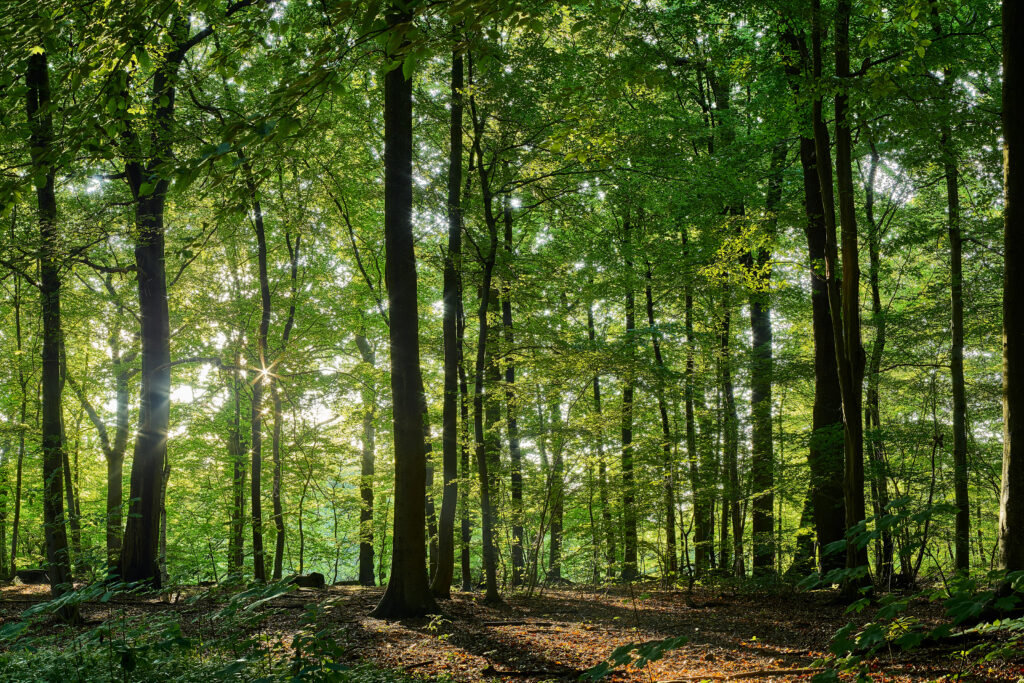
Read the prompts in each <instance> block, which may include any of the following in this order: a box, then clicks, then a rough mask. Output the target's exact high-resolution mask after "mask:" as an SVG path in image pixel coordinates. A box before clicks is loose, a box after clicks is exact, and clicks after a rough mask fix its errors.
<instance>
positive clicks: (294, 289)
mask: <svg viewBox="0 0 1024 683" xmlns="http://www.w3.org/2000/svg"><path fill="white" fill-rule="evenodd" d="M284 241H285V244H286V245H287V247H288V256H289V261H290V263H291V274H290V277H291V292H290V298H289V304H288V317H287V318H286V319H285V321H284V330H282V332H281V347H280V348H279V349H278V351H277V355H278V359H277V361H275V363H274V364H275V367H277V363H278V361H280V359H281V357H282V356H283V355H284V352H285V349H286V348H287V347H288V340H289V338H290V337H291V334H292V328H293V327H294V325H295V304H296V297H297V296H298V291H299V248H300V247H301V245H302V235H301V234H299V235H296V236H295V243H294V244H293V243H292V241H291V235H290V234H289V233H288V231H287V230H286V231H285V235H284ZM279 381H280V380H279V379H278V378H277V377H276V375H273V374H272V375H270V397H271V401H272V403H273V406H274V427H273V432H272V433H271V442H270V454H271V459H272V460H273V463H274V480H273V484H272V486H271V503H272V505H273V507H274V532H275V534H274V574H273V578H274V580H275V581H280V580H281V574H282V573H283V572H284V543H285V528H284V504H283V502H282V500H281V486H282V478H283V472H282V463H281V429H282V428H283V425H284V414H283V412H282V409H281V394H280V392H279V391H278V388H277V384H278V382H279ZM370 565H371V567H372V566H373V563H372V562H371V563H370Z"/></svg>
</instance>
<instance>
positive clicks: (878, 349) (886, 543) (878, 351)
mask: <svg viewBox="0 0 1024 683" xmlns="http://www.w3.org/2000/svg"><path fill="white" fill-rule="evenodd" d="M877 170H878V152H877V150H875V149H874V146H873V145H872V152H871V166H870V168H869V171H868V180H867V183H866V186H865V188H864V216H865V218H866V219H867V224H868V259H869V260H868V283H869V285H870V287H871V316H872V318H873V319H874V323H875V342H874V344H873V345H872V347H871V358H870V360H869V366H868V389H867V407H866V408H865V410H864V422H865V424H866V425H867V427H868V430H867V432H866V436H867V441H868V458H869V459H870V463H871V492H872V500H873V501H874V510H873V512H874V514H875V519H877V520H880V519H881V518H882V515H883V514H885V511H886V509H887V508H888V505H889V477H888V473H887V472H886V464H885V448H884V442H883V441H882V437H881V433H880V432H881V429H882V411H881V407H880V400H879V390H878V389H879V380H880V375H881V369H882V353H883V351H884V349H885V341H886V320H885V311H884V310H883V309H882V296H881V289H880V286H879V277H880V274H879V270H880V268H881V258H880V253H879V252H880V250H881V245H882V226H881V225H879V224H878V223H877V221H876V220H875V177H876V174H877ZM892 558H893V543H892V530H891V529H889V528H888V527H886V528H883V529H881V533H880V534H879V537H878V539H877V546H876V552H875V580H876V582H877V583H879V584H880V585H886V584H888V583H889V579H890V578H891V577H892V573H893V563H892Z"/></svg>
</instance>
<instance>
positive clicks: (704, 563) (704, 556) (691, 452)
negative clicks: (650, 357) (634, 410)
mask: <svg viewBox="0 0 1024 683" xmlns="http://www.w3.org/2000/svg"><path fill="white" fill-rule="evenodd" d="M684 296H685V312H684V316H685V318H684V326H685V328H686V374H685V378H684V382H685V386H684V389H683V391H684V397H683V401H684V404H685V413H686V458H687V460H688V461H689V464H690V488H691V490H692V493H693V497H692V499H693V555H694V574H695V576H696V577H697V578H700V577H701V576H703V575H704V574H705V573H706V572H707V570H708V569H709V568H710V566H711V557H712V555H713V554H714V542H715V538H714V516H713V514H712V511H711V505H710V504H709V503H710V500H709V498H710V496H709V489H710V488H711V481H707V479H708V469H709V468H708V467H706V466H705V465H706V464H707V463H702V462H701V460H700V454H699V453H698V452H697V424H696V420H695V413H694V383H695V381H696V378H695V359H694V349H695V348H696V341H695V340H694V336H693V293H692V291H691V285H690V284H689V283H687V285H686V292H685V295H684Z"/></svg>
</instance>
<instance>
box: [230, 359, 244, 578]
mask: <svg viewBox="0 0 1024 683" xmlns="http://www.w3.org/2000/svg"><path fill="white" fill-rule="evenodd" d="M239 360H240V356H239V354H237V353H236V354H235V369H234V370H232V372H231V397H232V404H233V409H232V414H231V426H230V428H229V429H228V457H229V458H230V459H231V471H232V474H231V497H232V501H231V523H230V532H229V535H228V576H229V577H230V578H231V579H232V580H239V579H241V577H242V566H243V562H244V558H245V475H246V467H245V460H246V458H245V446H244V445H243V443H242V424H241V422H242V398H241V390H240V388H239V384H240V378H239V370H238V366H239Z"/></svg>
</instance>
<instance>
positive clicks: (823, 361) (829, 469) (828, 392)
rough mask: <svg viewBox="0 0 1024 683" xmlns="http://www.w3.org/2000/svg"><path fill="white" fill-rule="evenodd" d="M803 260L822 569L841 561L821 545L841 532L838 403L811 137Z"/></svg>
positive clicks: (805, 159) (803, 147) (806, 154)
mask: <svg viewBox="0 0 1024 683" xmlns="http://www.w3.org/2000/svg"><path fill="white" fill-rule="evenodd" d="M800 162H801V166H802V167H803V185H804V210H805V211H806V213H807V223H806V224H805V226H804V233H805V234H806V236H807V252H808V261H809V264H810V271H811V327H812V329H813V331H814V406H813V408H812V410H811V439H810V444H809V447H808V451H807V463H808V465H809V467H810V470H811V491H810V496H811V507H812V510H813V514H814V530H815V535H816V536H817V546H818V561H819V564H820V567H821V570H822V571H823V572H828V571H830V570H832V569H838V568H839V567H840V566H842V562H841V559H840V557H839V556H838V555H835V554H832V555H826V554H825V552H824V550H825V547H826V546H828V545H829V544H830V543H834V542H836V541H838V540H841V539H842V538H843V535H844V534H845V532H846V521H845V518H844V512H843V486H842V482H843V451H842V440H843V437H842V429H843V405H842V393H841V392H840V389H839V375H838V371H837V369H836V352H835V334H834V330H833V326H832V313H831V311H830V309H829V303H828V291H827V284H826V282H825V277H824V275H825V266H824V263H825V230H826V227H825V216H824V209H823V208H822V203H821V195H822V193H821V181H820V179H819V177H818V170H817V167H816V157H815V150H814V140H812V139H811V138H808V137H801V138H800Z"/></svg>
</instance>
